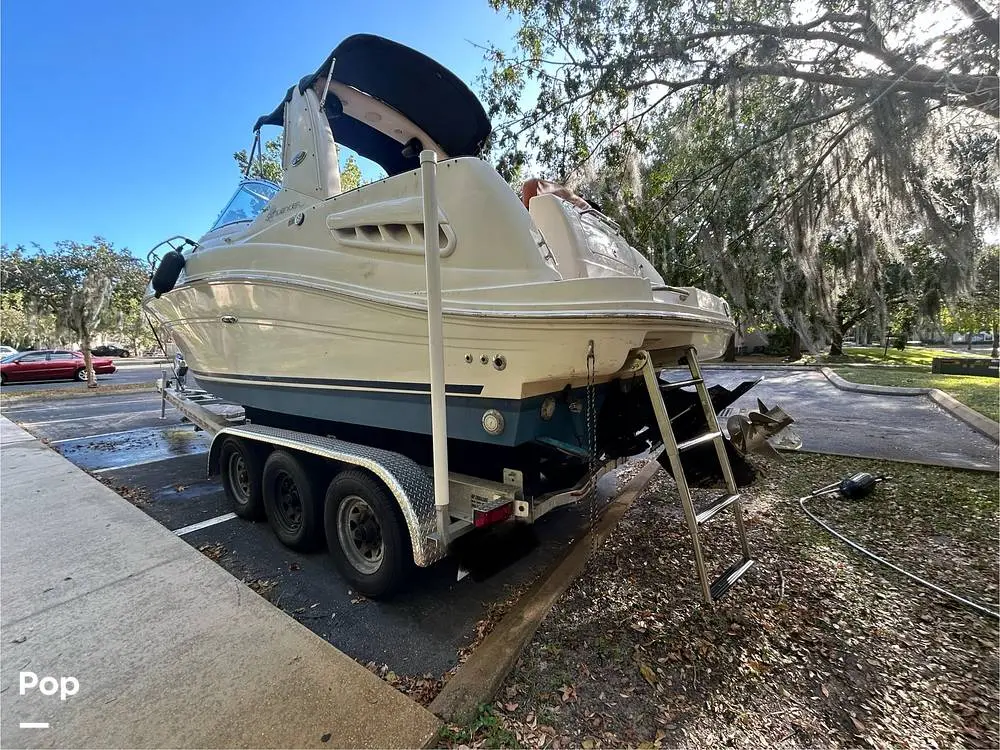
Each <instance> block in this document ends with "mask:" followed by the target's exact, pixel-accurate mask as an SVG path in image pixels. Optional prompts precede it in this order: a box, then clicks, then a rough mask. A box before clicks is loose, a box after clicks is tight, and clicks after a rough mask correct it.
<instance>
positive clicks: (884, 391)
mask: <svg viewBox="0 0 1000 750" xmlns="http://www.w3.org/2000/svg"><path fill="white" fill-rule="evenodd" d="M821 372H822V373H823V374H824V375H825V376H826V379H827V380H829V381H830V382H831V383H833V385H835V386H836V387H837V388H839V389H840V390H842V391H853V392H854V393H870V394H872V395H879V396H927V395H929V394H930V392H931V390H932V389H931V388H903V387H900V386H895V385H871V384H869V383H852V382H851V381H850V380H844V379H843V378H842V377H840V375H838V374H837V373H835V372H834V371H833V370H831V369H830V368H829V367H824V368H822V369H821Z"/></svg>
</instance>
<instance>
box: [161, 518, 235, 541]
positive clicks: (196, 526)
mask: <svg viewBox="0 0 1000 750" xmlns="http://www.w3.org/2000/svg"><path fill="white" fill-rule="evenodd" d="M234 518H236V514H235V513H226V514H225V515H223V516H216V517H215V518H209V519H208V520H207V521H199V522H198V523H193V524H191V525H190V526H185V527H184V528H183V529H177V531H175V532H174V533H175V534H176V535H177V536H184V535H185V534H190V533H191V532H192V531H198V529H207V528H208V527H209V526H215V524H217V523H224V522H225V521H231V520H232V519H234Z"/></svg>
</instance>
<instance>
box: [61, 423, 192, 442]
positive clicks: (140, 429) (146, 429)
mask: <svg viewBox="0 0 1000 750" xmlns="http://www.w3.org/2000/svg"><path fill="white" fill-rule="evenodd" d="M166 426H167V427H176V425H174V424H170V425H166ZM151 429H153V430H155V429H159V427H157V426H156V425H154V426H153V427H136V428H135V429H134V430H118V431H117V432H102V433H101V434H100V435H83V436H82V437H71V438H63V439H62V440H50V441H49V445H59V444H60V443H72V442H81V441H84V440H96V439H97V438H106V437H111V436H113V435H128V434H129V433H130V432H149V431H150V430H151Z"/></svg>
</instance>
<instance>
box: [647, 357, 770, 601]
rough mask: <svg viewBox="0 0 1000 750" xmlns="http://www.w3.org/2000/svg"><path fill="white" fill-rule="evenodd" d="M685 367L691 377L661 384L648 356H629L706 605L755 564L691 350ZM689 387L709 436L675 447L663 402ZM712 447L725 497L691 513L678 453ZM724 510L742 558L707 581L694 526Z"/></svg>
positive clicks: (726, 459) (719, 436)
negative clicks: (654, 428) (667, 395)
mask: <svg viewBox="0 0 1000 750" xmlns="http://www.w3.org/2000/svg"><path fill="white" fill-rule="evenodd" d="M686 356H687V361H686V364H687V367H688V372H689V373H690V375H691V377H690V379H686V380H675V381H673V382H664V381H662V380H660V377H659V375H658V374H657V372H656V369H655V367H654V365H653V360H652V358H651V357H650V356H649V352H646V351H640V352H638V353H637V354H636V355H635V357H634V363H637V364H638V367H636V365H635V364H633V369H634V370H635V369H641V370H642V379H643V382H644V383H645V386H646V391H647V392H648V393H649V400H650V404H651V406H652V407H653V414H654V415H655V417H656V424H657V427H658V428H659V432H660V436H661V437H662V438H663V447H664V452H665V453H666V455H667V458H668V459H669V461H670V471H671V473H672V474H673V477H674V481H675V482H676V483H677V491H678V494H680V496H681V504H682V505H683V506H684V516H685V518H686V519H687V524H688V529H689V531H690V533H691V544H692V546H693V547H694V562H695V569H696V571H697V573H698V580H699V582H700V584H701V591H702V596H703V597H704V599H705V602H706V604H713V603H714V602H715V601H716V600H717V599H718V598H719V597H721V596H723V595H724V594H725V593H726V592H727V591H728V590H729V589H730V588H731V587H732V586H733V585H734V584H735V583H736V582H737V581H738V580H739V579H740V578H741V577H742V576H743V574H744V573H746V572H747V571H748V570H750V568H752V567H753V565H754V561H753V560H752V559H751V557H750V549H749V545H748V544H747V536H746V528H745V526H744V523H743V510H742V508H741V506H740V503H739V500H740V494H739V490H737V488H736V480H735V478H734V477H733V471H732V467H731V466H730V465H729V456H728V454H727V452H726V444H725V442H724V441H723V437H722V428H721V427H719V421H718V419H717V417H716V414H715V409H714V407H713V405H712V396H711V394H710V393H709V390H708V387H707V386H706V385H705V380H704V378H703V377H702V374H701V368H700V366H699V364H698V356H697V351H696V350H695V349H694V347H689V348H688V349H687V353H686ZM688 385H693V386H695V389H696V391H697V394H698V402H699V403H698V406H700V407H701V409H700V410H701V412H702V413H703V414H704V417H705V422H706V426H707V428H708V432H706V433H705V434H703V435H698V436H697V437H694V438H692V439H690V440H687V441H685V442H683V443H679V444H678V443H677V438H676V436H675V435H674V429H673V426H672V425H671V420H670V414H669V413H668V411H667V405H666V403H665V402H664V400H663V394H664V392H665V391H668V390H672V389H676V388H683V387H685V386H688ZM695 408H697V407H695V406H694V405H692V406H689V407H687V408H686V409H685V410H684V411H683V412H682V413H687V412H689V411H691V410H693V409H695ZM709 443H712V444H713V447H714V448H715V455H716V457H717V458H718V460H719V468H720V469H721V470H722V476H723V479H724V480H725V483H726V494H724V495H722V496H720V497H718V498H716V499H715V500H714V501H713V502H712V503H711V505H709V507H707V508H705V509H704V510H703V511H701V512H700V513H699V512H697V511H696V510H695V507H694V502H693V500H692V498H691V487H690V486H689V485H688V480H687V475H686V474H685V472H684V464H683V463H682V461H681V452H682V451H686V450H688V449H690V448H695V447H697V446H699V445H708V444H709ZM725 508H732V510H733V521H734V523H735V526H736V534H737V539H738V540H739V544H740V548H741V550H742V558H741V560H740V561H739V562H738V563H736V564H735V565H733V566H731V567H730V568H729V569H728V570H727V571H726V572H725V573H723V574H722V575H721V576H720V577H719V578H718V579H716V580H715V581H714V582H712V583H709V578H708V573H707V572H706V569H705V558H704V555H703V553H702V540H701V538H700V536H699V532H698V528H699V526H700V525H701V524H702V523H705V522H706V521H708V520H709V519H710V518H712V517H713V516H715V515H716V514H717V513H719V512H721V511H722V510H724V509H725Z"/></svg>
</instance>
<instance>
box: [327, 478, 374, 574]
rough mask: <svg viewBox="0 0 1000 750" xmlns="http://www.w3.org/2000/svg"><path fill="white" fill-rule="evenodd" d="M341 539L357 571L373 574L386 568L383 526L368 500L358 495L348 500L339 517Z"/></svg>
mask: <svg viewBox="0 0 1000 750" xmlns="http://www.w3.org/2000/svg"><path fill="white" fill-rule="evenodd" d="M337 535H338V536H339V537H340V546H341V548H342V549H343V550H344V554H345V555H346V556H347V559H348V561H349V562H350V563H351V565H352V566H353V567H354V568H356V569H357V570H359V571H360V572H362V573H369V574H370V573H374V572H376V571H377V570H378V569H379V567H380V566H381V565H382V556H383V555H384V553H385V545H384V542H383V540H382V525H381V524H380V523H379V520H378V516H376V515H375V512H374V511H373V510H372V508H371V506H370V505H369V504H368V503H367V502H365V500H363V499H362V498H360V497H358V496H356V495H352V496H351V497H348V498H345V499H344V501H343V502H342V503H341V505H340V511H339V512H338V514H337Z"/></svg>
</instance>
